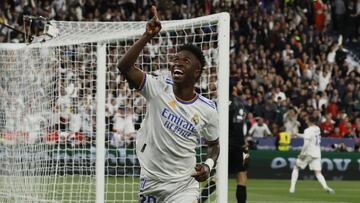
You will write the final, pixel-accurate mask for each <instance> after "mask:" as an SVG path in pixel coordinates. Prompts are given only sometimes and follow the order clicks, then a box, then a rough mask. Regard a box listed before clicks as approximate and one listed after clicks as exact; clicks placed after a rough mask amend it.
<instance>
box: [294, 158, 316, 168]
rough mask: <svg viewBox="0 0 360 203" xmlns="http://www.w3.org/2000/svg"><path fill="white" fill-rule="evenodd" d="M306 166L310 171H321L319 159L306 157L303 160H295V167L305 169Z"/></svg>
mask: <svg viewBox="0 0 360 203" xmlns="http://www.w3.org/2000/svg"><path fill="white" fill-rule="evenodd" d="M307 165H309V168H310V170H312V171H321V158H320V157H318V158H314V157H311V156H306V157H305V159H299V158H298V159H296V166H298V167H299V168H301V169H305V168H306V166H307Z"/></svg>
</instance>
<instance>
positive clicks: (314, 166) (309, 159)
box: [289, 116, 335, 193]
mask: <svg viewBox="0 0 360 203" xmlns="http://www.w3.org/2000/svg"><path fill="white" fill-rule="evenodd" d="M316 122H317V118H316V117H314V116H310V117H309V118H308V119H307V124H308V128H306V129H305V131H304V134H303V135H300V136H302V137H303V138H304V146H303V148H302V150H301V153H300V155H299V156H298V158H297V159H296V163H295V166H294V169H293V171H292V173H291V186H290V189H289V192H290V193H294V192H295V184H296V181H297V179H298V176H299V169H305V167H306V166H307V165H309V167H310V170H312V171H314V172H315V176H316V178H317V180H318V181H319V182H320V184H321V186H322V187H323V188H324V190H325V191H326V192H328V193H335V191H334V190H333V189H331V188H330V187H329V186H328V185H327V184H326V181H325V178H324V176H323V175H322V173H321V149H320V139H321V135H320V134H321V131H320V128H319V127H318V126H316Z"/></svg>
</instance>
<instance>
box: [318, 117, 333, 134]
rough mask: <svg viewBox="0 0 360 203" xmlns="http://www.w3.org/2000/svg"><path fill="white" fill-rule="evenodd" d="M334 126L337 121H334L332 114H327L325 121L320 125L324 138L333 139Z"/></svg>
mask: <svg viewBox="0 0 360 203" xmlns="http://www.w3.org/2000/svg"><path fill="white" fill-rule="evenodd" d="M334 124H335V121H333V120H332V115H331V113H328V114H326V119H325V121H324V122H322V123H321V124H320V129H321V132H322V136H324V137H331V136H332V134H333V133H334Z"/></svg>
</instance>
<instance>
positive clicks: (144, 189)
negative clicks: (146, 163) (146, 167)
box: [139, 177, 199, 203]
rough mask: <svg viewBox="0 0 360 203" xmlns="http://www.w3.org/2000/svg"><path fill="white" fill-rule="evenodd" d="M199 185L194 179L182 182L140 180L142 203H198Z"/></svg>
mask: <svg viewBox="0 0 360 203" xmlns="http://www.w3.org/2000/svg"><path fill="white" fill-rule="evenodd" d="M198 198H199V183H198V182H197V181H196V180H195V179H194V178H192V177H189V179H187V180H184V181H180V182H160V181H157V180H151V179H148V178H144V177H142V178H140V192H139V202H140V203H162V202H164V203H197V201H198Z"/></svg>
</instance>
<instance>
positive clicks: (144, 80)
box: [138, 73, 147, 91]
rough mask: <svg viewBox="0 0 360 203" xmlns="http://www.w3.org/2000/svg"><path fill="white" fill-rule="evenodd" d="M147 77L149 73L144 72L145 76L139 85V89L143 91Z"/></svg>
mask: <svg viewBox="0 0 360 203" xmlns="http://www.w3.org/2000/svg"><path fill="white" fill-rule="evenodd" d="M146 77H147V74H146V73H144V77H143V80H142V81H141V84H140V86H139V88H138V89H139V90H140V91H142V90H143V89H144V86H145V83H146Z"/></svg>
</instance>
